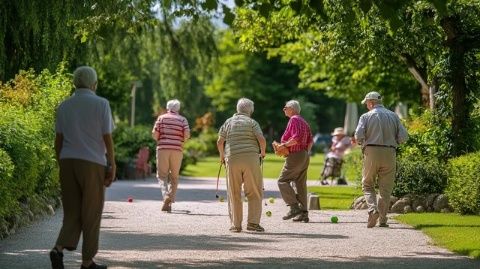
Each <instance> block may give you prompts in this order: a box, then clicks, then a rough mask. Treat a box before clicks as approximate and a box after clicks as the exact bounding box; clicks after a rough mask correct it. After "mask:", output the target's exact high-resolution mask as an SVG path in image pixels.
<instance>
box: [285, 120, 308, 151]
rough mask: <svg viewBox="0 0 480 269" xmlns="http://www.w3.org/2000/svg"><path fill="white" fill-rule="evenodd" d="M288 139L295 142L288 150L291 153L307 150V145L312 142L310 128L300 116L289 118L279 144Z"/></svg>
mask: <svg viewBox="0 0 480 269" xmlns="http://www.w3.org/2000/svg"><path fill="white" fill-rule="evenodd" d="M290 139H294V140H295V141H297V144H296V145H294V146H291V147H289V148H288V149H289V150H290V152H291V153H293V152H299V151H302V150H308V145H309V144H310V143H312V141H313V138H312V132H311V131H310V126H309V125H308V123H307V122H306V121H305V120H304V119H303V118H302V117H301V116H300V115H293V116H292V117H291V118H290V120H289V121H288V124H287V128H286V129H285V132H284V133H283V135H282V140H281V142H282V143H285V142H287V141H289V140H290Z"/></svg>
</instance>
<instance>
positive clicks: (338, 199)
mask: <svg viewBox="0 0 480 269" xmlns="http://www.w3.org/2000/svg"><path fill="white" fill-rule="evenodd" d="M308 192H309V193H317V194H318V196H319V197H320V208H321V209H322V210H349V209H350V205H351V204H352V202H353V201H354V199H355V198H357V197H358V196H360V195H362V190H361V189H360V188H358V187H352V186H338V187H337V186H318V187H317V186H315V187H309V188H308Z"/></svg>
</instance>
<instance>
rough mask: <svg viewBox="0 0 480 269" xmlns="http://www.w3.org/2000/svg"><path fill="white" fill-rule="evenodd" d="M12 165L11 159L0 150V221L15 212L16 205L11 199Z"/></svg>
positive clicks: (13, 198)
mask: <svg viewBox="0 0 480 269" xmlns="http://www.w3.org/2000/svg"><path fill="white" fill-rule="evenodd" d="M14 168H15V166H14V165H13V162H12V159H11V158H10V156H8V153H6V152H5V151H4V150H3V149H1V148H0V197H2V199H0V219H1V218H2V217H3V216H6V215H8V214H9V213H10V212H13V211H14V210H16V208H17V206H18V203H17V201H16V200H15V197H13V193H12V192H11V189H13V186H12V185H13V181H12V178H13V170H14Z"/></svg>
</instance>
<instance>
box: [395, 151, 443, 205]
mask: <svg viewBox="0 0 480 269" xmlns="http://www.w3.org/2000/svg"><path fill="white" fill-rule="evenodd" d="M395 178H396V182H395V187H394V188H393V192H392V193H393V195H395V196H397V197H401V196H404V195H406V194H430V193H442V192H443V190H444V189H445V187H446V184H447V173H446V167H445V165H444V164H443V163H441V162H439V161H437V160H435V159H433V158H422V156H415V155H403V156H402V157H401V158H399V159H397V174H396V176H395Z"/></svg>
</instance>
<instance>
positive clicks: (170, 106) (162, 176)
mask: <svg viewBox="0 0 480 269" xmlns="http://www.w3.org/2000/svg"><path fill="white" fill-rule="evenodd" d="M179 111H180V101H178V100H177V99H173V100H170V101H168V102H167V113H165V114H163V115H160V116H158V118H157V120H156V122H155V125H154V126H153V130H152V136H153V139H155V141H157V179H158V181H159V182H160V184H161V185H162V194H163V207H162V211H166V212H171V211H172V203H174V202H175V198H176V194H177V188H178V176H179V174H180V167H181V165H182V158H183V143H184V142H185V140H187V139H188V138H190V127H189V126H188V121H187V119H186V118H185V117H183V116H182V115H180V114H179Z"/></svg>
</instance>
